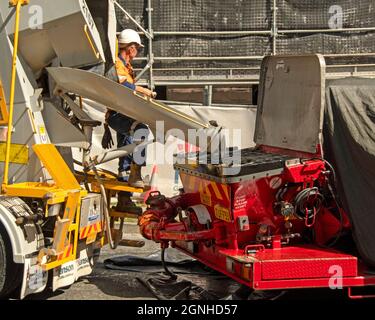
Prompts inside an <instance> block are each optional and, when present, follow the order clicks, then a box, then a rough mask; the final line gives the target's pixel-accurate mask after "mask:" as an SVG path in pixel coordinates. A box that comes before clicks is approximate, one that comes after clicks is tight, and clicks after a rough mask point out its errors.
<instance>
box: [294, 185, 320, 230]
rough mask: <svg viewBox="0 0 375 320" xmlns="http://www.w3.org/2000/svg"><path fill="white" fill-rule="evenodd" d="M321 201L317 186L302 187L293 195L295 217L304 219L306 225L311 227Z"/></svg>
mask: <svg viewBox="0 0 375 320" xmlns="http://www.w3.org/2000/svg"><path fill="white" fill-rule="evenodd" d="M323 201H324V197H323V195H322V194H321V193H320V192H319V189H318V188H317V187H313V188H306V189H303V190H302V191H300V192H299V193H298V194H297V196H296V197H295V200H294V203H295V205H294V207H295V211H294V214H295V216H296V217H297V218H299V219H301V220H305V224H306V226H307V227H311V226H312V225H313V224H314V222H315V217H316V215H317V214H318V213H319V211H320V210H321V208H322V205H323Z"/></svg>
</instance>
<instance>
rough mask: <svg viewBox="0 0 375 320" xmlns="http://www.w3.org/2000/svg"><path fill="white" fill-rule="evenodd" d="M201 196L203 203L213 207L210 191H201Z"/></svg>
mask: <svg viewBox="0 0 375 320" xmlns="http://www.w3.org/2000/svg"><path fill="white" fill-rule="evenodd" d="M199 194H200V197H201V202H202V204H204V205H206V206H208V207H211V206H212V201H211V195H210V194H208V193H204V192H200V193H199Z"/></svg>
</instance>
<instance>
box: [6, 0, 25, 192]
mask: <svg viewBox="0 0 375 320" xmlns="http://www.w3.org/2000/svg"><path fill="white" fill-rule="evenodd" d="M22 3H23V1H21V0H18V2H17V4H16V21H15V25H14V44H13V62H12V63H13V64H12V78H11V84H10V98H9V118H8V132H7V141H6V151H5V164H4V179H3V185H2V191H5V189H6V187H7V186H8V180H9V162H10V147H11V144H12V131H13V111H14V95H15V90H16V75H17V74H16V68H17V53H18V40H19V27H20V11H21V6H22Z"/></svg>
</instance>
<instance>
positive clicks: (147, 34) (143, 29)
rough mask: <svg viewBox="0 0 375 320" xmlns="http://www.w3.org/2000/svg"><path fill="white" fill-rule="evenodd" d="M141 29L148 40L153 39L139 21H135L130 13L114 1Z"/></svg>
mask: <svg viewBox="0 0 375 320" xmlns="http://www.w3.org/2000/svg"><path fill="white" fill-rule="evenodd" d="M113 3H114V4H115V5H116V6H117V7H118V8H119V9H120V10H121V11H122V12H123V13H124V14H125V15H126V16H127V17H128V18H129V19H130V20H131V21H132V22H133V23H134V24H135V25H136V26H137V27H138V28H139V29H141V30H142V31H143V33H144V34H145V36H146V37H147V38H152V35H151V34H150V33H148V32H147V31H146V29H145V28H143V27H142V26H141V25H140V24H139V23H138V21H137V20H135V19H134V18H133V17H132V16H131V15H130V13H128V12H127V11H126V10H125V9H124V8H123V7H122V6H121V5H120V4H119V3H118V2H117V1H114V2H113Z"/></svg>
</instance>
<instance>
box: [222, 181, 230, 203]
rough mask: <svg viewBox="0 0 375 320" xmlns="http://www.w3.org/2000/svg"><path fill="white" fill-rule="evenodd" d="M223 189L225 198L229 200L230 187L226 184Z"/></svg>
mask: <svg viewBox="0 0 375 320" xmlns="http://www.w3.org/2000/svg"><path fill="white" fill-rule="evenodd" d="M221 188H222V189H223V191H224V194H225V197H226V198H227V200H229V192H228V186H227V185H225V184H221Z"/></svg>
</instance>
